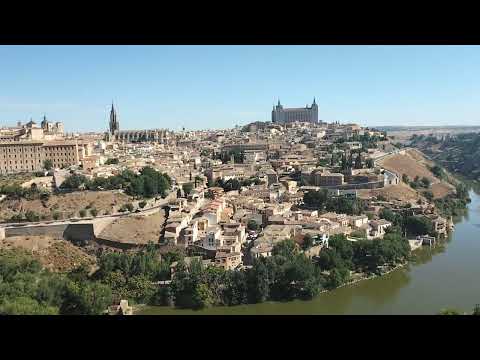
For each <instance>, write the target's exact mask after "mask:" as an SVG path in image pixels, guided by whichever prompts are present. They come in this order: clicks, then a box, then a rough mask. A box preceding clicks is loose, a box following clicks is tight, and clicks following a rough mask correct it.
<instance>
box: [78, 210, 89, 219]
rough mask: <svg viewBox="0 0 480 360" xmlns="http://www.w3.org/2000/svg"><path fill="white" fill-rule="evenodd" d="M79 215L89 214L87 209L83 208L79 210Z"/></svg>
mask: <svg viewBox="0 0 480 360" xmlns="http://www.w3.org/2000/svg"><path fill="white" fill-rule="evenodd" d="M78 215H80V217H82V218H83V217H85V216H87V210H85V209H81V210H80V211H79V212H78Z"/></svg>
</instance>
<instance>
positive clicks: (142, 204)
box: [138, 200, 147, 209]
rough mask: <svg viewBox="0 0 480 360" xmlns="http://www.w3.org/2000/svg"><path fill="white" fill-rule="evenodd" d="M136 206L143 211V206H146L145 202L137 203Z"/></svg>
mask: <svg viewBox="0 0 480 360" xmlns="http://www.w3.org/2000/svg"><path fill="white" fill-rule="evenodd" d="M138 206H140V208H141V209H143V208H144V207H145V206H147V202H146V201H144V200H142V201H140V202H139V203H138Z"/></svg>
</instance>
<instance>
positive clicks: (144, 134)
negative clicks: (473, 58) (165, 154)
mask: <svg viewBox="0 0 480 360" xmlns="http://www.w3.org/2000/svg"><path fill="white" fill-rule="evenodd" d="M108 127H109V130H108V133H106V136H105V138H106V140H108V141H121V142H158V143H161V144H164V143H166V142H167V141H168V140H169V139H170V132H169V131H168V130H165V129H152V130H123V131H120V122H119V121H118V118H117V112H116V110H115V107H114V106H113V103H112V108H111V110H110V121H109V124H108Z"/></svg>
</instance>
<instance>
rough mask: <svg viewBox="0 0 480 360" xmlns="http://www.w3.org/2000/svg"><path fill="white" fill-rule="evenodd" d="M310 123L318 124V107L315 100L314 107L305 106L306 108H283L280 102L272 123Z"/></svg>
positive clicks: (273, 114)
mask: <svg viewBox="0 0 480 360" xmlns="http://www.w3.org/2000/svg"><path fill="white" fill-rule="evenodd" d="M295 121H299V122H309V123H318V105H317V103H316V102H315V98H314V99H313V104H312V106H310V107H309V106H308V105H307V106H305V107H304V108H283V106H282V105H281V104H280V100H278V104H277V106H274V107H273V110H272V122H274V123H289V122H295Z"/></svg>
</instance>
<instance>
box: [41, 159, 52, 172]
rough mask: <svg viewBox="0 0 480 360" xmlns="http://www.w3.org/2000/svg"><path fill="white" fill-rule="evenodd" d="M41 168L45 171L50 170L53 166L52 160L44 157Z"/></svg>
mask: <svg viewBox="0 0 480 360" xmlns="http://www.w3.org/2000/svg"><path fill="white" fill-rule="evenodd" d="M43 168H44V169H45V170H47V171H50V170H52V168H53V162H52V160H50V159H46V160H44V161H43Z"/></svg>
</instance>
